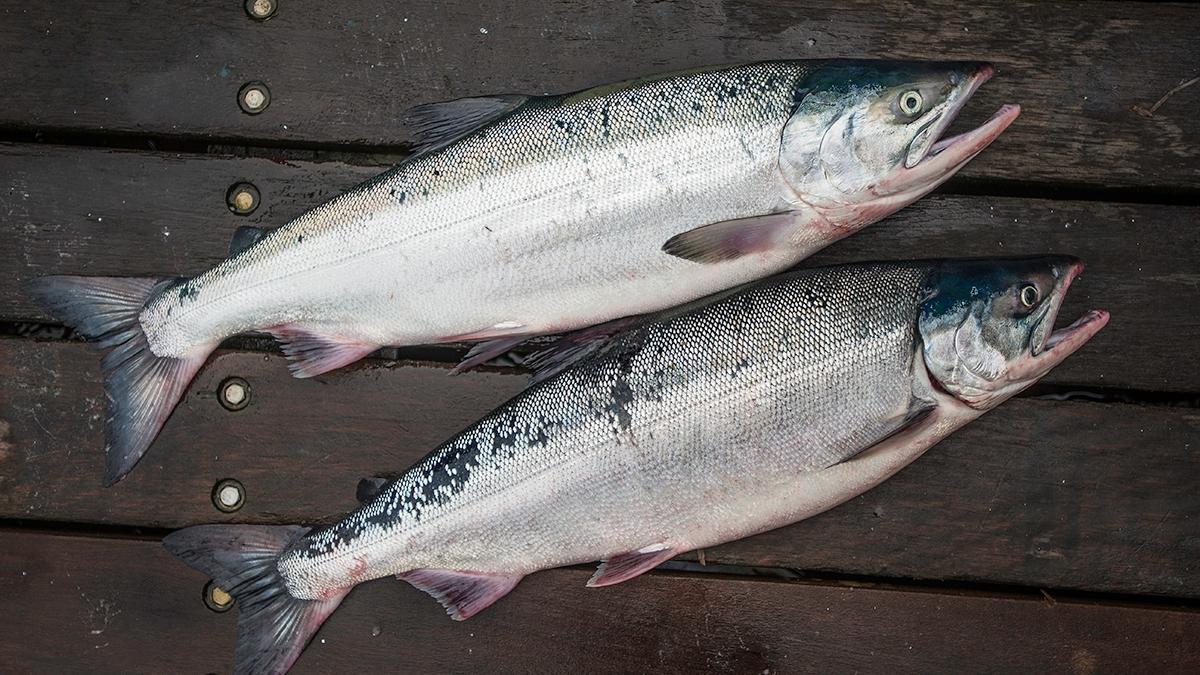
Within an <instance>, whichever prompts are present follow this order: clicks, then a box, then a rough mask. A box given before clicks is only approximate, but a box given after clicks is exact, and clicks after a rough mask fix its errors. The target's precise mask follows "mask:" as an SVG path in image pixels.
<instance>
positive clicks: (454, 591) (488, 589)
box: [396, 569, 524, 621]
mask: <svg viewBox="0 0 1200 675" xmlns="http://www.w3.org/2000/svg"><path fill="white" fill-rule="evenodd" d="M396 578H397V579H401V580H403V581H407V582H408V583H410V584H412V585H413V586H416V587H417V588H419V589H421V590H422V591H425V592H426V593H428V594H429V595H431V596H433V599H434V600H437V601H438V602H440V603H441V604H442V607H445V608H446V613H447V614H449V615H450V618H451V619H454V620H455V621H464V620H466V619H469V618H471V617H472V616H475V615H476V614H478V613H479V612H481V611H483V610H484V609H487V608H488V607H489V606H491V604H492V603H494V602H496V601H497V600H499V599H500V598H503V597H504V596H505V595H508V592H509V591H511V590H512V589H513V587H514V586H516V585H517V583H519V582H520V581H521V579H523V578H524V575H515V576H506V575H500V574H480V573H478V572H458V571H455V570H426V569H416V570H409V571H407V572H404V573H403V574H397V575H396Z"/></svg>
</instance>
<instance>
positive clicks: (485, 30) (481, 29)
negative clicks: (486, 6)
mask: <svg viewBox="0 0 1200 675" xmlns="http://www.w3.org/2000/svg"><path fill="white" fill-rule="evenodd" d="M479 32H480V33H483V34H484V35H487V29H486V28H484V27H483V26H480V27H479Z"/></svg>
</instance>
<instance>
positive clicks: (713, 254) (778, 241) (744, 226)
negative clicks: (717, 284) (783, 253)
mask: <svg viewBox="0 0 1200 675" xmlns="http://www.w3.org/2000/svg"><path fill="white" fill-rule="evenodd" d="M795 222H796V214H795V213H793V212H791V211H786V212H783V213H771V214H768V215H765V216H754V217H752V218H739V219H737V220H724V221H721V222H718V223H710V224H708V225H702V226H700V227H697V228H695V229H693V230H688V231H687V232H681V233H679V234H677V235H675V236H673V237H671V238H670V239H668V240H667V243H665V244H663V247H662V250H663V251H664V252H666V253H669V254H670V255H673V256H675V257H678V258H683V259H684V260H691V261H693V262H698V263H706V264H711V263H718V262H724V261H726V260H735V259H737V258H740V257H742V256H744V255H750V254H752V253H766V252H768V251H771V250H774V249H776V248H779V247H782V246H787V245H788V241H787V237H786V236H785V234H786V232H787V231H788V230H789V229H791V227H792V225H793V224H794V223H795Z"/></svg>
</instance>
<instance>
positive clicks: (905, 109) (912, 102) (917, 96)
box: [898, 89, 925, 117]
mask: <svg viewBox="0 0 1200 675" xmlns="http://www.w3.org/2000/svg"><path fill="white" fill-rule="evenodd" d="M898 102H899V104H900V112H902V113H904V114H905V115H909V116H910V117H911V116H913V115H916V114H917V113H919V112H921V106H923V105H924V104H925V97H924V96H921V92H919V91H917V90H916V89H909V90H908V91H906V92H904V93H903V94H900V98H899V99H898Z"/></svg>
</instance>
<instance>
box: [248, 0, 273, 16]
mask: <svg viewBox="0 0 1200 675" xmlns="http://www.w3.org/2000/svg"><path fill="white" fill-rule="evenodd" d="M277 9H279V3H278V2H276V0H246V16H249V17H250V18H251V19H254V20H256V21H266V20H267V19H269V18H271V17H273V16H275V10H277Z"/></svg>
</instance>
